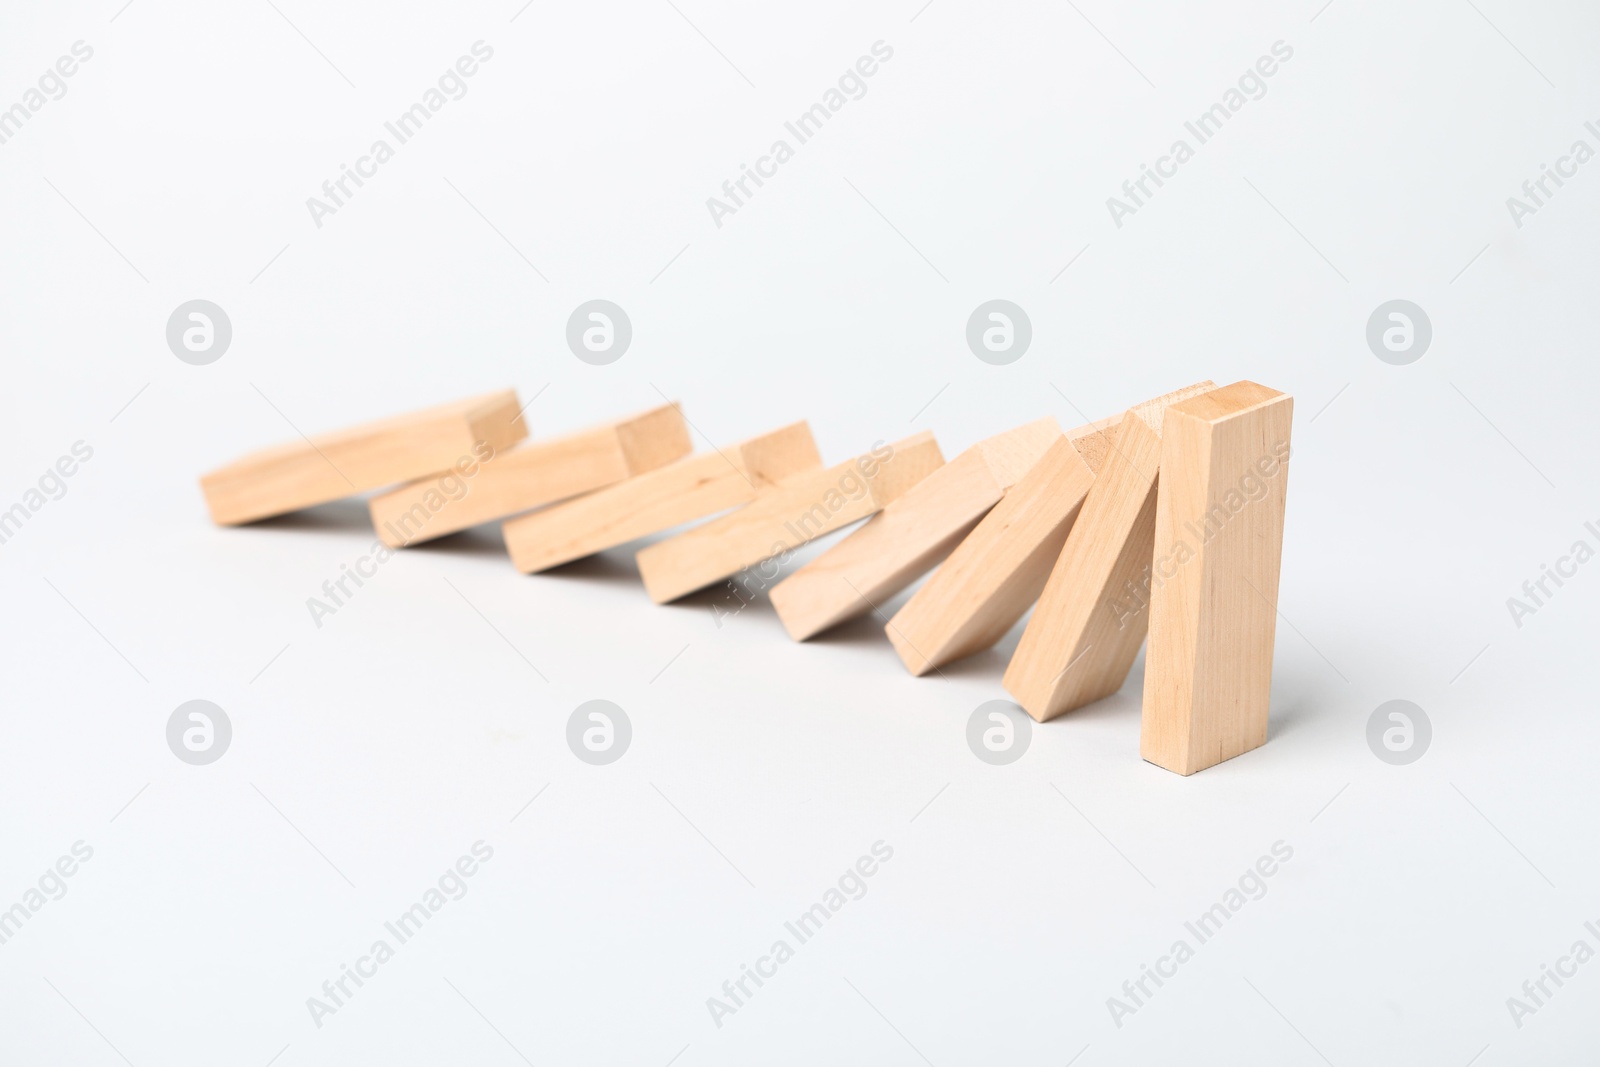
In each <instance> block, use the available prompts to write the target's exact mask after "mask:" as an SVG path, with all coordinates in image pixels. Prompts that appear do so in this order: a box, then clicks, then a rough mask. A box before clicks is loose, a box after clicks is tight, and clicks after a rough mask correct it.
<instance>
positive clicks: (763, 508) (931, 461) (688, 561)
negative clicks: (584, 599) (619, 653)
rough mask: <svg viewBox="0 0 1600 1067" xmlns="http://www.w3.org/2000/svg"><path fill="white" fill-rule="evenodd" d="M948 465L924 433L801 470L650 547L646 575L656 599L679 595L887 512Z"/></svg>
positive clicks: (644, 557) (642, 561)
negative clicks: (832, 464) (824, 466)
mask: <svg viewBox="0 0 1600 1067" xmlns="http://www.w3.org/2000/svg"><path fill="white" fill-rule="evenodd" d="M943 463H944V457H943V456H942V455H941V454H940V453H939V445H938V443H937V442H935V441H934V439H933V435H932V434H931V433H920V434H916V435H914V436H912V437H907V438H905V439H904V440H902V441H896V442H895V443H894V444H892V445H884V446H879V447H878V448H874V449H873V450H872V451H871V452H870V453H868V454H866V455H863V456H858V457H857V458H855V459H853V460H851V461H850V462H848V463H841V464H839V465H838V466H837V467H829V468H827V469H826V470H819V471H814V472H812V473H809V474H800V475H796V476H794V477H792V478H789V479H788V480H786V481H784V482H783V483H782V484H780V485H778V486H777V487H776V488H773V489H767V490H763V491H761V492H759V493H757V494H756V498H755V499H754V500H753V501H751V502H750V503H748V504H746V505H745V506H744V507H742V508H740V509H739V510H737V511H734V512H732V513H731V514H728V515H724V516H722V517H721V518H718V519H713V520H711V521H710V522H708V523H706V524H705V525H703V526H697V527H695V528H694V529H692V530H689V531H687V532H686V533H681V534H679V535H678V536H676V537H672V538H668V539H667V540H665V541H661V542H658V543H656V544H653V545H651V546H650V547H649V548H646V549H644V550H643V551H641V552H640V553H639V556H638V560H639V575H640V577H642V578H643V579H644V585H645V589H646V591H648V592H649V594H650V599H652V600H654V601H655V602H656V603H658V604H664V603H666V602H667V601H669V600H676V599H677V598H678V597H681V596H683V595H684V594H686V593H692V592H694V591H695V590H696V589H702V588H704V587H705V586H708V585H710V584H712V583H713V582H716V581H720V580H721V579H723V578H727V577H729V576H730V575H733V574H737V573H738V572H739V571H741V570H743V569H744V568H745V567H749V566H751V565H753V564H756V563H760V562H761V561H762V560H765V559H770V558H772V557H774V556H782V555H784V554H785V553H787V552H789V551H790V550H791V549H794V548H798V547H799V546H800V545H803V544H805V543H806V542H807V541H811V540H813V539H815V538H818V537H821V536H822V535H823V534H826V533H830V532H831V531H833V530H837V529H840V528H841V527H844V526H848V525H849V524H850V523H852V522H856V521H857V520H859V519H864V518H866V517H867V516H869V515H872V514H874V513H875V512H878V511H881V510H882V509H883V508H884V507H885V506H887V505H888V504H889V503H891V502H892V501H894V500H896V499H898V498H899V497H900V496H902V495H904V494H905V492H906V491H907V490H909V489H910V488H911V487H912V486H913V485H915V484H917V483H918V482H920V481H921V480H922V479H923V478H925V477H926V476H927V475H928V474H930V473H931V472H932V471H934V470H936V469H937V468H938V467H940V466H941V465H942V464H943Z"/></svg>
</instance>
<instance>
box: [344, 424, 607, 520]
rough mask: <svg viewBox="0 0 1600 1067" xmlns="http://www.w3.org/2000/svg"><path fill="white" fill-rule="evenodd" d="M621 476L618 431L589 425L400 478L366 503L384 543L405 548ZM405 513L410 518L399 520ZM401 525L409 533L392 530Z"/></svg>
mask: <svg viewBox="0 0 1600 1067" xmlns="http://www.w3.org/2000/svg"><path fill="white" fill-rule="evenodd" d="M626 476H627V464H626V463H625V462H624V460H623V458H622V450H621V446H620V445H619V443H618V441H617V438H616V435H615V434H614V433H613V432H611V430H610V429H609V428H608V429H604V430H586V431H582V432H580V433H576V434H572V435H569V436H567V437H560V438H556V439H555V440H553V441H547V442H542V443H535V444H531V445H525V446H523V447H522V448H513V449H510V450H508V451H506V452H503V453H501V454H499V455H497V456H495V458H494V459H492V460H489V461H488V462H486V463H482V464H480V465H479V466H478V468H477V470H476V472H475V473H474V474H472V475H471V476H463V475H461V474H460V473H458V472H455V471H452V472H450V473H448V474H444V475H440V476H436V477H431V478H424V479H421V480H419V481H415V482H412V483H410V484H408V485H403V486H401V487H399V488H398V489H393V490H391V491H389V492H387V493H383V494H380V495H379V496H376V497H373V498H372V501H371V504H370V509H371V512H372V519H373V525H374V526H375V528H376V529H377V530H378V535H379V537H381V538H383V539H384V543H385V544H389V545H390V547H402V546H405V545H414V544H418V543H420V542H423V541H431V540H433V539H434V538H437V537H443V536H444V535H445V534H449V533H455V532H457V531H459V530H465V529H467V528H468V527H471V526H477V525H479V524H480V523H485V522H493V521H494V520H496V519H503V518H505V517H506V516H508V515H515V514H517V513H518V512H522V511H528V510H530V509H532V508H536V507H540V506H542V505H544V504H549V503H553V502H555V501H557V500H564V499H566V498H567V497H571V496H576V495H578V494H579V493H585V492H588V491H590V490H592V489H598V488H599V487H601V486H604V485H609V484H611V483H613V482H618V481H621V480H622V479H623V478H624V477H626ZM402 516H404V517H405V518H406V520H408V521H406V522H405V523H402V521H401V519H402ZM419 520H421V521H420V522H419ZM402 526H404V527H405V528H408V529H409V528H414V532H412V533H409V534H405V535H402V534H400V533H397V532H396V531H399V530H401V529H402Z"/></svg>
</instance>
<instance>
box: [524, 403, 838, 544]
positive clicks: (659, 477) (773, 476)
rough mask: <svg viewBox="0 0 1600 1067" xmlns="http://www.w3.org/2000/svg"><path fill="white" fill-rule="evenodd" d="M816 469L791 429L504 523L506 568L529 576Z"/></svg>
mask: <svg viewBox="0 0 1600 1067" xmlns="http://www.w3.org/2000/svg"><path fill="white" fill-rule="evenodd" d="M821 468H822V457H821V456H819V455H818V454H817V445H816V442H815V441H813V440H812V439H811V427H810V426H808V425H806V424H805V423H804V422H796V423H793V424H792V425H789V426H785V427H784V428H783V429H781V430H775V431H773V432H772V433H769V434H763V435H762V436H760V437H752V438H750V439H749V440H748V441H742V442H740V443H739V444H736V445H733V446H732V447H730V448H724V449H720V450H719V451H716V452H708V453H706V454H705V455H703V456H691V457H689V458H687V459H681V460H678V461H677V462H676V463H669V464H668V465H667V466H665V467H662V468H660V469H658V470H653V471H650V472H649V473H647V474H641V475H638V476H637V477H634V478H629V479H628V480H627V481H625V482H618V483H617V484H615V485H611V486H607V487H606V488H604V489H597V490H596V491H594V492H592V493H588V494H586V495H584V496H580V497H577V498H576V499H573V500H569V501H566V502H565V503H562V504H556V505H553V506H551V507H548V508H545V509H543V510H541V511H535V512H533V513H531V514H528V515H524V516H522V517H521V518H516V519H507V520H506V522H505V524H504V525H503V526H502V527H501V530H502V531H503V533H504V534H505V539H506V549H507V550H508V551H509V552H510V553H511V562H512V564H513V565H515V567H516V568H517V570H519V571H522V572H523V573H524V574H532V573H534V572H536V571H542V570H548V569H549V568H551V567H555V566H557V565H559V564H562V563H568V562H571V561H572V560H575V559H581V558H582V557H584V556H589V555H593V554H594V553H596V552H600V551H602V550H604V549H607V548H615V547H616V546H617V545H620V544H624V543H626V542H628V541H632V540H634V539H635V538H639V537H645V536H648V535H650V534H653V533H660V532H661V531H662V530H666V529H669V528H671V527H673V526H678V525H681V524H682V523H686V522H691V521H693V520H695V519H703V518H705V517H706V516H707V515H714V514H716V513H717V512H719V511H726V510H728V509H729V508H734V507H738V506H739V505H740V504H747V503H749V502H750V501H752V500H754V499H755V498H756V494H757V493H758V492H759V491H761V490H762V489H770V488H772V487H773V486H775V485H777V484H778V483H779V482H781V481H783V480H784V479H786V478H790V477H793V476H795V475H797V474H802V473H804V472H806V471H814V470H820V469H821Z"/></svg>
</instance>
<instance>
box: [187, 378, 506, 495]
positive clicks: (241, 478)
mask: <svg viewBox="0 0 1600 1067" xmlns="http://www.w3.org/2000/svg"><path fill="white" fill-rule="evenodd" d="M518 414H519V408H518V406H517V394H516V393H515V392H513V391H511V390H510V389H506V390H504V391H502V392H498V393H489V394H487V395H484V396H475V397H472V398H470V399H468V400H458V401H456V402H455V403H451V404H442V405H440V406H438V407H434V408H427V409H425V410H422V411H413V412H411V413H410V414H406V415H396V416H393V417H391V418H387V419H382V420H379V421H377V422H369V423H365V424H363V425H361V426H353V427H351V428H349V429H346V430H339V431H336V432H334V433H328V434H321V435H318V436H316V437H313V438H310V439H308V440H307V439H302V440H299V441H294V442H291V443H289V444H286V445H280V446H278V447H276V448H269V449H263V450H262V451H259V452H252V453H251V454H250V455H248V456H244V457H242V458H240V459H237V460H235V461H234V462H232V463H230V464H228V465H227V466H225V467H219V468H218V469H216V470H214V471H211V472H210V473H209V474H205V475H203V476H201V478H200V489H201V491H202V492H203V493H205V497H206V507H207V508H209V509H210V511H211V521H212V522H215V523H216V524H217V525H219V526H236V525H238V524H239V523H244V522H255V521H256V520H257V519H265V518H269V517H271V516H273V515H283V514H286V513H287V512H291V511H298V510H300V509H301V508H309V507H312V506H314V505H317V504H326V503H328V501H330V500H338V499H340V498H341V497H347V496H355V495H356V494H358V493H365V492H368V491H370V490H373V489H380V488H382V487H383V486H386V485H394V484H395V483H396V482H405V481H410V480H411V479H413V478H421V477H423V476H424V475H428V474H433V473H436V472H438V471H446V470H449V469H450V468H451V467H452V466H454V465H455V464H456V463H458V462H460V461H462V460H463V459H471V458H473V456H474V454H475V453H474V449H476V448H478V447H480V446H487V447H489V448H491V449H502V448H510V447H511V446H512V445H514V444H515V443H517V442H518V441H520V440H522V439H523V438H524V437H526V436H528V430H527V427H526V426H524V425H523V422H522V419H521V418H519V417H518Z"/></svg>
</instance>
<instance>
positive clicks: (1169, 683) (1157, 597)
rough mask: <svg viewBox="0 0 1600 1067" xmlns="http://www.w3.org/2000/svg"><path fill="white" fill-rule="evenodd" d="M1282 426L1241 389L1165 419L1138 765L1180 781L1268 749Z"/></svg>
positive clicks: (1261, 395) (1284, 467) (1258, 392)
mask: <svg viewBox="0 0 1600 1067" xmlns="http://www.w3.org/2000/svg"><path fill="white" fill-rule="evenodd" d="M1293 414H1294V401H1293V399H1292V398H1291V397H1289V396H1287V395H1285V394H1283V393H1280V392H1278V391H1276V390H1273V389H1268V388H1267V387H1266V386H1263V385H1257V384H1256V383H1255V382H1248V381H1245V382H1235V383H1234V384H1233V385H1230V386H1227V387H1225V388H1222V389H1218V390H1216V391H1215V392H1212V393H1208V394H1206V395H1205V396H1202V397H1196V398H1195V399H1193V400H1188V401H1185V402H1184V403H1181V404H1175V405H1173V406H1172V407H1171V408H1170V409H1168V411H1167V414H1166V419H1165V422H1164V430H1163V434H1162V446H1161V453H1162V455H1161V488H1160V491H1159V493H1158V494H1157V503H1156V517H1155V558H1154V563H1153V570H1152V574H1151V575H1150V579H1149V603H1150V611H1149V614H1150V648H1149V650H1148V651H1147V652H1146V654H1145V686H1144V713H1143V719H1142V722H1141V729H1140V736H1139V752H1140V755H1142V756H1143V757H1144V758H1145V759H1147V760H1149V761H1150V762H1151V763H1154V764H1156V765H1158V766H1161V767H1165V768H1167V769H1168V770H1170V771H1176V772H1177V773H1178V774H1185V775H1187V774H1193V773H1195V772H1196V771H1201V770H1204V769H1205V768H1207V767H1211V766H1214V765H1215V764H1218V763H1221V762H1222V761H1223V760H1227V759H1232V758H1233V757H1234V756H1237V755H1239V754H1240V753H1243V752H1248V751H1249V750H1251V749H1252V748H1255V747H1257V746H1259V745H1261V744H1263V743H1265V742H1266V739H1267V712H1268V704H1269V701H1270V698H1271V695H1272V651H1273V641H1274V637H1275V634H1276V632H1277V621H1278V620H1277V605H1278V574H1279V566H1280V564H1281V561H1282V558H1283V516H1284V504H1285V500H1286V497H1287V491H1288V483H1289V434H1290V429H1291V422H1292V421H1293Z"/></svg>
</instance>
